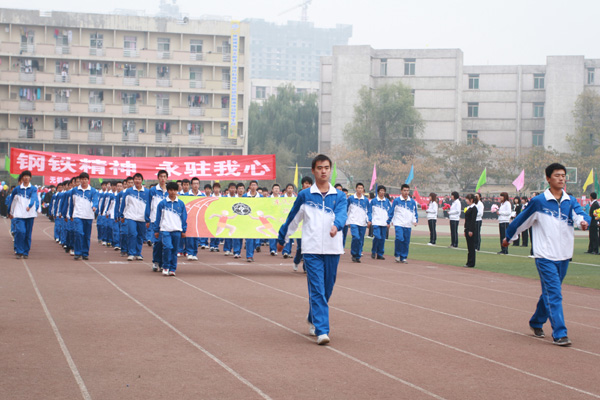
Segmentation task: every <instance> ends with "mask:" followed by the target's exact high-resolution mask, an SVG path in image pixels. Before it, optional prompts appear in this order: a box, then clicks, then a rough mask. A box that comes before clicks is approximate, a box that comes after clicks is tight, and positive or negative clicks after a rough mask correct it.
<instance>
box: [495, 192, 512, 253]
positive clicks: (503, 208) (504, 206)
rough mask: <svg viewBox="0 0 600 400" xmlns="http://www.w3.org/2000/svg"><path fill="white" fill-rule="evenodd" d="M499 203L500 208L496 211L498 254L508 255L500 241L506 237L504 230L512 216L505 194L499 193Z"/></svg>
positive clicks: (506, 249)
mask: <svg viewBox="0 0 600 400" xmlns="http://www.w3.org/2000/svg"><path fill="white" fill-rule="evenodd" d="M500 198H501V199H502V200H501V203H500V208H498V210H497V211H496V212H497V213H498V228H499V230H500V245H501V247H500V251H499V252H498V254H508V247H504V246H502V240H503V239H504V237H505V236H506V228H508V224H509V222H510V215H511V214H512V207H511V205H510V199H509V198H508V193H507V192H502V193H500ZM515 240H516V239H515Z"/></svg>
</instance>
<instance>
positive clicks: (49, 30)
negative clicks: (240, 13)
mask: <svg viewBox="0 0 600 400" xmlns="http://www.w3.org/2000/svg"><path fill="white" fill-rule="evenodd" d="M239 29H240V33H239V46H238V47H239V55H238V57H237V66H238V70H237V71H238V74H237V85H236V87H237V104H238V108H237V124H238V131H237V138H230V137H228V122H229V115H230V114H229V112H230V107H229V105H230V94H231V93H235V91H233V90H232V88H231V83H232V82H235V80H232V79H231V77H232V66H233V65H235V64H234V61H235V57H232V55H235V54H236V53H235V51H233V52H232V46H231V42H230V39H231V37H232V22H228V21H209V20H191V19H188V18H181V19H175V18H152V17H142V16H122V15H100V14H80V13H68V12H51V13H45V12H39V11H29V10H15V9H0V154H2V155H3V154H7V153H9V151H10V148H11V147H20V148H27V149H34V150H43V151H51V152H68V153H79V154H90V155H105V156H130V157H133V156H135V157H141V156H146V157H155V156H160V157H166V156H210V155H231V154H246V153H247V132H248V126H247V119H248V108H249V104H250V96H247V95H246V94H247V93H249V92H250V79H249V73H248V63H247V54H248V53H249V37H248V35H249V26H248V24H246V23H241V24H240V28H239ZM233 47H235V46H233ZM3 160H4V157H2V163H3V162H4V161H3Z"/></svg>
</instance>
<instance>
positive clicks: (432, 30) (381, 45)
mask: <svg viewBox="0 0 600 400" xmlns="http://www.w3.org/2000/svg"><path fill="white" fill-rule="evenodd" d="M302 2H303V0H278V1H272V0H252V1H248V0H213V1H198V0H178V1H177V4H178V5H179V7H180V11H181V12H182V13H184V14H187V15H189V16H190V17H192V18H193V17H201V16H204V15H215V16H225V17H231V18H233V19H239V20H243V19H246V18H262V19H264V20H266V21H270V22H276V23H281V24H285V23H286V21H288V20H300V15H301V8H300V7H298V8H296V9H294V10H291V11H289V12H286V13H284V14H282V15H280V14H281V13H283V12H284V11H286V10H289V9H290V8H292V7H294V6H296V5H299V4H301V3H302ZM49 5H51V6H49ZM158 5H159V0H128V1H127V2H123V1H122V0H121V1H118V0H103V1H101V2H95V1H89V0H86V1H78V2H73V1H72V0H52V1H51V2H49V1H48V0H29V1H28V2H27V6H26V8H28V9H41V10H55V11H67V10H70V11H76V12H94V13H111V12H113V11H114V10H115V9H117V8H127V9H134V10H145V11H146V13H148V14H150V15H152V14H155V13H156V12H158ZM0 7H1V8H14V3H12V2H10V1H7V0H0ZM599 16H600V1H598V0H587V1H584V0H570V1H558V0H545V1H541V0H503V1H490V0H478V1H475V0H454V1H449V0H416V1H415V0H411V1H407V0H371V1H360V2H359V1H357V0H349V1H345V2H341V1H339V0H312V3H311V4H310V5H309V7H308V20H309V21H311V22H313V23H314V24H315V26H316V27H320V28H331V27H335V25H336V24H349V25H352V27H353V34H352V38H351V39H350V43H349V44H351V45H365V44H366V45H370V46H372V47H373V48H375V49H442V48H443V49H448V48H452V49H455V48H458V49H461V50H462V51H463V54H464V64H465V65H516V64H520V65H540V64H545V62H546V56H549V55H583V56H585V57H586V58H600V46H599V45H598V44H599V43H598V42H599V40H598V39H597V38H598V37H599V36H600V35H599V34H598V29H597V20H598V17H599Z"/></svg>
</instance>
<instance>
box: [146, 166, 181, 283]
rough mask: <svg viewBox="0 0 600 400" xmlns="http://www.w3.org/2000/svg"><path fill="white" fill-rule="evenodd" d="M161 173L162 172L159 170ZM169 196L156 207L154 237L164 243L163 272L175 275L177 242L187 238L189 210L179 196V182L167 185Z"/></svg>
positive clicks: (167, 274) (166, 274)
mask: <svg viewBox="0 0 600 400" xmlns="http://www.w3.org/2000/svg"><path fill="white" fill-rule="evenodd" d="M159 173H160V172H159ZM166 189H167V192H168V196H167V197H166V198H164V199H163V200H162V201H161V202H160V203H158V207H157V208H156V220H155V223H154V225H153V226H154V237H155V238H156V239H160V242H161V244H162V256H163V257H162V262H161V264H162V273H163V275H165V276H175V271H176V270H177V244H178V242H179V241H180V240H182V239H185V232H186V230H187V212H186V210H185V204H183V201H181V200H179V198H178V197H177V183H175V182H169V183H167V185H166Z"/></svg>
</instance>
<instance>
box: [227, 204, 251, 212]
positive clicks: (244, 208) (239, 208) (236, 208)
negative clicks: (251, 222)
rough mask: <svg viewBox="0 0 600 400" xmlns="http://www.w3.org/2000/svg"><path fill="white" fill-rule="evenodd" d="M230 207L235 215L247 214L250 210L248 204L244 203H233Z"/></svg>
mask: <svg viewBox="0 0 600 400" xmlns="http://www.w3.org/2000/svg"><path fill="white" fill-rule="evenodd" d="M231 209H232V210H233V212H234V213H236V214H237V215H249V214H250V213H251V212H252V209H251V208H250V206H249V205H248V204H244V203H235V204H234V205H233V206H231Z"/></svg>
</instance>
